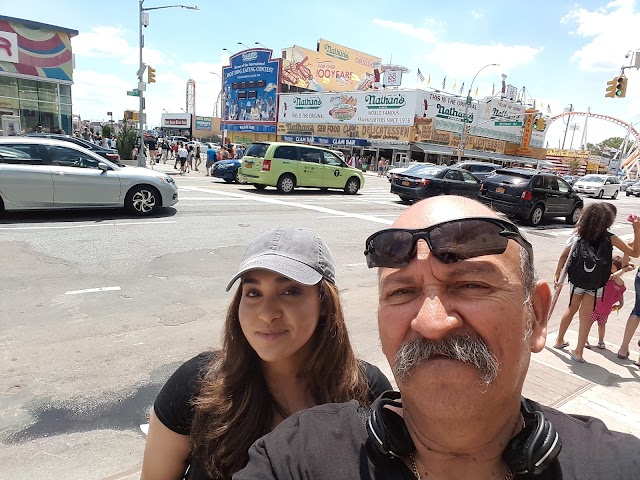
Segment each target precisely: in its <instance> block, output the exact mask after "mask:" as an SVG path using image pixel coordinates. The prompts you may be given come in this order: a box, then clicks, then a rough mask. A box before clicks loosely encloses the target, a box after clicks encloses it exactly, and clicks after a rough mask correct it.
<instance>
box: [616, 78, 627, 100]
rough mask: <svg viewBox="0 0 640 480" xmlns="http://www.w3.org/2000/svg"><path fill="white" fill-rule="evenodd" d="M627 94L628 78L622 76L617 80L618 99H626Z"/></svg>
mask: <svg viewBox="0 0 640 480" xmlns="http://www.w3.org/2000/svg"><path fill="white" fill-rule="evenodd" d="M626 94H627V77H625V76H624V75H620V76H619V77H618V78H616V97H618V98H624V97H625V95H626Z"/></svg>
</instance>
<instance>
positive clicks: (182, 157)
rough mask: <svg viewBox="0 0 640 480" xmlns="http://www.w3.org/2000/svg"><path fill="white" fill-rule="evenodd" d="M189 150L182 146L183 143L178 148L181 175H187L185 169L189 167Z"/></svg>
mask: <svg viewBox="0 0 640 480" xmlns="http://www.w3.org/2000/svg"><path fill="white" fill-rule="evenodd" d="M187 155H188V152H187V149H186V148H184V145H183V144H182V142H180V145H179V146H178V157H177V158H178V161H179V162H180V175H184V174H185V169H186V167H187Z"/></svg>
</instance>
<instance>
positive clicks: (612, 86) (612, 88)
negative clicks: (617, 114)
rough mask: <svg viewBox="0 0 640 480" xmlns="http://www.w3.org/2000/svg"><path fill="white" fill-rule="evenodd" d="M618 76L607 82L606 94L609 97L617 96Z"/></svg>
mask: <svg viewBox="0 0 640 480" xmlns="http://www.w3.org/2000/svg"><path fill="white" fill-rule="evenodd" d="M617 80H618V77H615V78H614V79H613V80H609V81H608V82H607V93H605V94H604V96H605V97H608V98H616V83H617Z"/></svg>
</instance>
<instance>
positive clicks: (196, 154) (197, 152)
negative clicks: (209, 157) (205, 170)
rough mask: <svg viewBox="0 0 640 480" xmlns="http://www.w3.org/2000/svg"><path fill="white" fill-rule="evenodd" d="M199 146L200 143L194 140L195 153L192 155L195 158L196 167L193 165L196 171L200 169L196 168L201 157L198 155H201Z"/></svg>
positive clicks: (200, 161)
mask: <svg viewBox="0 0 640 480" xmlns="http://www.w3.org/2000/svg"><path fill="white" fill-rule="evenodd" d="M201 148H202V146H201V145H200V142H196V146H195V153H194V157H195V159H196V167H195V171H196V172H200V170H198V167H199V166H200V164H201V163H202V159H201V158H200V156H201Z"/></svg>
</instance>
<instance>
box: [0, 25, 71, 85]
mask: <svg viewBox="0 0 640 480" xmlns="http://www.w3.org/2000/svg"><path fill="white" fill-rule="evenodd" d="M0 32H12V33H15V34H16V35H17V38H18V46H17V48H18V63H11V62H3V61H0V71H3V72H8V73H19V74H23V75H30V76H34V77H41V78H51V79H56V80H63V81H64V80H66V81H69V82H71V81H73V57H72V54H71V37H70V34H69V33H67V32H62V31H57V32H56V31H53V30H47V29H44V28H39V27H38V26H36V25H22V24H18V23H13V22H7V21H5V20H0Z"/></svg>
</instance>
